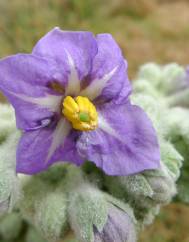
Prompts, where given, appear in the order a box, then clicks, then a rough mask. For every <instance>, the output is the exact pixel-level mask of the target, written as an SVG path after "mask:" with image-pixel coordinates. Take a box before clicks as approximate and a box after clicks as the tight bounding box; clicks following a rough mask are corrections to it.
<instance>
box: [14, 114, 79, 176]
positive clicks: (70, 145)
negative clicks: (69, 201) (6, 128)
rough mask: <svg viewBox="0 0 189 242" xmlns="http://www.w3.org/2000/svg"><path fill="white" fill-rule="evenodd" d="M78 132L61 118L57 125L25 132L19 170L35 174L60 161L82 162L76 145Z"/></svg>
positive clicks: (21, 143)
mask: <svg viewBox="0 0 189 242" xmlns="http://www.w3.org/2000/svg"><path fill="white" fill-rule="evenodd" d="M76 138H77V133H74V132H72V131H71V127H70V125H69V123H68V122H67V121H66V120H64V119H61V120H60V121H59V122H58V123H57V125H56V127H52V126H49V127H45V128H43V129H39V130H35V131H30V132H25V133H24V134H23V136H22V138H21V140H20V143H19V145H18V149H17V172H18V173H25V174H35V173H38V172H41V171H43V170H46V169H47V168H48V167H49V166H50V165H52V164H53V163H55V162H59V161H73V163H75V164H76V165H79V164H81V163H82V160H81V159H80V157H79V156H78V153H77V151H76V147H75V139H76Z"/></svg>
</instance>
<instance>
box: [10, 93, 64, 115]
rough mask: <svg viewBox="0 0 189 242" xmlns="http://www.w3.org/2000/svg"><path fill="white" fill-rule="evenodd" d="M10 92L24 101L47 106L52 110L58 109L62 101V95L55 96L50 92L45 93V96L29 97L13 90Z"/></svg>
mask: <svg viewBox="0 0 189 242" xmlns="http://www.w3.org/2000/svg"><path fill="white" fill-rule="evenodd" d="M10 93H11V94H12V95H14V96H15V97H17V98H19V99H21V100H23V101H25V102H29V103H32V104H36V105H38V106H40V107H43V108H47V109H49V110H50V111H52V112H58V111H59V108H60V105H61V101H62V96H55V95H50V94H47V95H46V96H45V97H29V96H26V95H24V94H16V93H13V92H10Z"/></svg>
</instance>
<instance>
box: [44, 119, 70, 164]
mask: <svg viewBox="0 0 189 242" xmlns="http://www.w3.org/2000/svg"><path fill="white" fill-rule="evenodd" d="M70 130H71V126H70V124H69V123H68V121H67V120H66V119H63V118H62V119H61V120H60V121H59V122H58V124H57V126H56V129H55V130H54V132H53V137H52V143H51V146H50V148H49V151H48V154H47V158H46V163H47V162H48V161H49V159H50V158H51V157H52V155H53V154H54V152H55V151H56V149H57V148H58V147H59V146H60V145H61V144H62V145H63V144H64V141H65V139H66V137H67V135H68V134H69V132H70Z"/></svg>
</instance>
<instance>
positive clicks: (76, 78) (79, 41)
mask: <svg viewBox="0 0 189 242" xmlns="http://www.w3.org/2000/svg"><path fill="white" fill-rule="evenodd" d="M33 53H34V54H35V55H39V56H44V57H50V58H52V59H54V60H55V61H56V62H57V64H58V65H59V66H60V67H64V68H65V69H66V71H67V73H69V74H68V86H67V90H66V92H67V95H78V93H79V91H80V81H82V80H83V79H84V78H85V77H86V76H87V75H88V74H89V72H90V70H91V66H92V60H93V57H94V56H95V55H96V53H97V43H96V40H95V38H94V36H93V34H92V33H90V32H84V31H83V32H82V31H75V32H72V31H61V30H60V29H59V28H54V29H53V30H52V31H50V32H49V33H48V34H46V35H45V36H44V37H43V38H42V39H41V40H39V42H38V43H37V45H36V46H35V47H34V49H33Z"/></svg>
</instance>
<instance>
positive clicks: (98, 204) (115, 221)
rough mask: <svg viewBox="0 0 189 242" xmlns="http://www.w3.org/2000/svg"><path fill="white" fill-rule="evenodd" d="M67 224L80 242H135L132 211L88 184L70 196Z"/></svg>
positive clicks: (81, 186)
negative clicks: (68, 221)
mask: <svg viewBox="0 0 189 242" xmlns="http://www.w3.org/2000/svg"><path fill="white" fill-rule="evenodd" d="M69 220H70V224H71V227H72V229H73V230H74V232H75V234H76V236H77V237H78V239H80V240H81V241H84V242H89V241H90V242H115V241H116V242H123V241H124V242H134V241H136V231H135V218H134V215H133V212H132V209H131V208H130V207H129V206H128V205H126V204H122V203H121V202H117V200H116V199H113V198H112V197H110V196H108V195H106V194H104V193H102V192H101V191H99V190H97V189H96V188H94V187H92V186H90V185H89V184H82V185H80V187H79V188H77V189H75V190H74V191H72V192H71V193H70V206H69Z"/></svg>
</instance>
